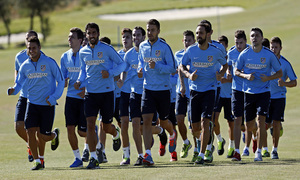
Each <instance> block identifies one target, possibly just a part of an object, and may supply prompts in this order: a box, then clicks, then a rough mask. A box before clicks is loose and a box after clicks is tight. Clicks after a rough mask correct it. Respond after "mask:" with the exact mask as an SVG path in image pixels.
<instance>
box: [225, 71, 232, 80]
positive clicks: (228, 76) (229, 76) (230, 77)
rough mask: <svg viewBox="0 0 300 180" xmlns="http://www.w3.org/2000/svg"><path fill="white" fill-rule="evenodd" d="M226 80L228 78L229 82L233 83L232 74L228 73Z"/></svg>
mask: <svg viewBox="0 0 300 180" xmlns="http://www.w3.org/2000/svg"><path fill="white" fill-rule="evenodd" d="M226 78H227V80H229V81H231V79H232V75H231V73H228V74H227V75H226Z"/></svg>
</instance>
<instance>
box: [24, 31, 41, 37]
mask: <svg viewBox="0 0 300 180" xmlns="http://www.w3.org/2000/svg"><path fill="white" fill-rule="evenodd" d="M27 34H33V35H34V36H36V37H37V38H38V37H39V36H38V34H37V33H36V32H35V31H34V30H29V31H28V32H27Z"/></svg>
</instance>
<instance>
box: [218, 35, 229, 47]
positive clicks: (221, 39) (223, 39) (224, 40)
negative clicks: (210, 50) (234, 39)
mask: <svg viewBox="0 0 300 180" xmlns="http://www.w3.org/2000/svg"><path fill="white" fill-rule="evenodd" d="M218 41H219V42H221V41H222V42H225V45H226V46H228V38H227V37H226V36H224V35H222V36H220V37H219V38H218Z"/></svg>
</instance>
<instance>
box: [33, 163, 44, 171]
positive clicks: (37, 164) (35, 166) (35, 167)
mask: <svg viewBox="0 0 300 180" xmlns="http://www.w3.org/2000/svg"><path fill="white" fill-rule="evenodd" d="M31 170H43V165H42V164H41V163H38V162H34V163H33V167H32V168H31Z"/></svg>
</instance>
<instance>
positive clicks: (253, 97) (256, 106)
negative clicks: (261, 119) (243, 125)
mask: <svg viewBox="0 0 300 180" xmlns="http://www.w3.org/2000/svg"><path fill="white" fill-rule="evenodd" d="M269 104H270V92H264V93H259V94H248V93H245V117H246V118H245V119H246V122H249V121H252V120H253V119H255V118H256V115H262V116H267V114H268V109H269Z"/></svg>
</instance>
